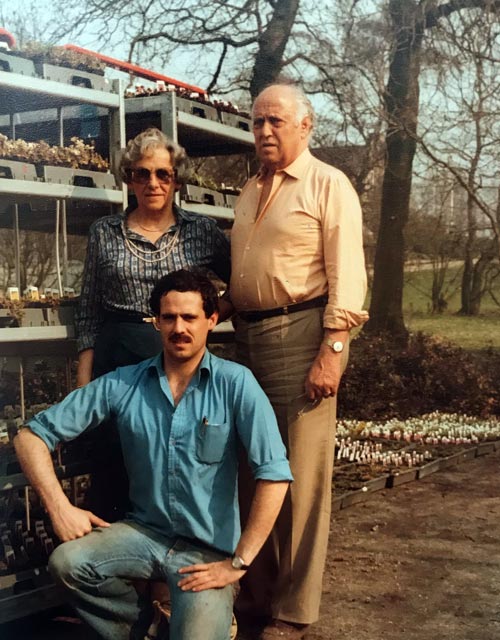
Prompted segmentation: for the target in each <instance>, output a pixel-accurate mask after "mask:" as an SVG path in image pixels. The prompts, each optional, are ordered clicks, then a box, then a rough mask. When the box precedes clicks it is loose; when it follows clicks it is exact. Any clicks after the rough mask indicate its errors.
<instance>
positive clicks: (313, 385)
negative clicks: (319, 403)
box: [304, 344, 342, 401]
mask: <svg viewBox="0 0 500 640" xmlns="http://www.w3.org/2000/svg"><path fill="white" fill-rule="evenodd" d="M341 378H342V353H334V352H333V351H332V349H331V348H330V347H329V346H328V345H325V344H322V345H321V348H320V351H319V353H318V355H317V356H316V358H315V359H314V362H313V363H312V365H311V368H310V369H309V373H308V374H307V378H306V381H305V385H304V388H305V392H306V397H307V398H308V399H309V400H311V401H314V400H321V398H329V397H330V396H334V395H335V394H336V393H337V390H338V388H339V384H340V379H341Z"/></svg>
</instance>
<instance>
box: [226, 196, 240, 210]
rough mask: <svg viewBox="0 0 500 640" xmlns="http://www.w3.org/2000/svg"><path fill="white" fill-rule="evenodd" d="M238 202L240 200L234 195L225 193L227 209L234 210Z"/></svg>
mask: <svg viewBox="0 0 500 640" xmlns="http://www.w3.org/2000/svg"><path fill="white" fill-rule="evenodd" d="M236 200H238V196H235V195H234V194H232V193H225V194H224V205H225V206H226V207H229V208H230V209H234V207H235V205H236Z"/></svg>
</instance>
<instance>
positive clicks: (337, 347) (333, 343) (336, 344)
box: [326, 338, 344, 353]
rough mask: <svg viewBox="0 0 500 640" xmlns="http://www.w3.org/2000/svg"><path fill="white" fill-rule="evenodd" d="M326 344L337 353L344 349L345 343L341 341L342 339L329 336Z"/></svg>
mask: <svg viewBox="0 0 500 640" xmlns="http://www.w3.org/2000/svg"><path fill="white" fill-rule="evenodd" d="M326 344H327V345H328V346H329V347H330V349H331V350H332V351H335V353H341V352H342V351H343V350H344V343H343V342H341V341H340V340H334V339H333V338H327V340H326Z"/></svg>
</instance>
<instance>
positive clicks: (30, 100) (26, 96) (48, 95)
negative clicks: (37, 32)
mask: <svg viewBox="0 0 500 640" xmlns="http://www.w3.org/2000/svg"><path fill="white" fill-rule="evenodd" d="M111 89H112V90H111V91H104V90H96V89H92V88H86V87H81V86H73V85H71V84H66V83H63V82H57V81H53V80H46V79H42V78H37V77H31V76H25V75H21V74H18V73H11V72H5V71H0V116H3V117H4V120H5V118H6V117H7V118H8V120H9V129H10V137H11V138H12V139H15V138H16V115H17V114H19V113H23V112H36V111H38V110H44V109H56V113H57V118H58V129H59V131H58V133H59V139H60V144H63V140H64V112H63V110H64V108H68V107H77V106H79V105H82V104H91V105H94V106H96V107H100V108H104V109H107V110H108V113H109V155H110V164H111V167H112V168H113V167H114V165H115V163H116V159H117V157H118V153H119V151H120V149H121V148H123V146H124V143H125V121H124V99H123V92H122V90H121V84H120V83H119V82H118V81H115V82H114V83H113V86H112V87H111ZM0 194H2V215H3V216H5V214H7V216H8V215H9V214H11V220H10V222H11V225H12V228H13V231H14V246H15V248H16V250H17V256H19V228H20V225H19V220H20V211H19V206H20V205H22V204H25V203H29V204H31V203H37V204H38V205H39V204H40V203H43V202H47V201H50V202H52V203H54V202H55V203H56V206H55V210H56V211H57V215H58V220H59V225H58V228H57V231H56V232H57V233H59V231H60V234H61V237H62V247H61V253H62V255H63V261H62V270H63V272H64V270H65V269H66V268H67V264H66V251H67V249H66V246H67V245H66V242H67V225H68V219H67V211H66V204H67V203H73V202H75V201H77V202H82V203H86V205H87V208H84V209H82V214H83V216H84V217H85V218H86V219H87V220H88V218H89V210H88V209H89V207H92V205H97V206H104V207H108V206H113V205H114V206H120V207H123V205H124V204H125V203H126V191H125V190H123V189H122V188H121V186H120V187H118V188H117V189H105V188H92V187H86V186H74V185H70V184H57V183H53V182H52V183H49V182H42V181H33V180H19V179H9V178H0ZM84 206H85V205H84ZM31 213H32V215H28V216H26V215H24V216H23V226H24V227H25V228H33V229H37V228H40V225H41V221H40V215H39V212H36V213H33V212H31ZM71 213H72V212H71ZM77 215H78V213H77ZM94 217H96V216H95V214H94ZM6 222H9V220H8V218H7V220H4V221H3V224H4V226H5V223H6ZM42 226H43V225H42ZM45 228H46V225H45ZM17 264H18V269H17V281H18V283H17V284H18V286H19V285H20V282H19V280H20V277H19V273H20V270H19V257H18V258H17ZM73 338H74V329H73V327H72V326H68V325H60V326H40V327H19V328H0V357H7V358H10V359H14V362H17V367H18V379H19V389H20V405H21V420H24V419H25V412H26V408H25V406H24V372H25V370H26V367H27V364H28V361H29V358H30V357H33V356H36V357H43V356H54V355H55V354H57V356H58V357H60V358H63V359H64V361H65V369H66V381H67V384H68V388H69V384H70V379H71V361H72V359H73V357H74V355H75V343H74V339H73ZM2 473H5V470H2ZM78 473H82V470H81V469H79V468H77V467H75V466H74V465H70V466H68V467H64V466H60V465H59V467H58V475H59V476H60V477H61V478H70V477H74V476H75V475H76V474H78ZM23 487H25V489H24V490H25V504H26V511H27V512H29V506H28V500H29V489H28V487H27V481H26V479H25V478H24V476H23V474H21V473H10V474H9V473H7V475H0V492H5V491H12V490H16V489H17V490H21V491H22V488H23ZM27 519H28V522H29V515H28V516H27ZM57 604H60V598H59V595H58V594H57V592H56V590H55V588H54V587H53V585H52V584H51V582H50V579H49V577H48V574H47V571H46V567H45V566H42V567H37V568H32V569H26V570H23V571H20V572H16V573H9V574H7V575H3V576H0V623H4V622H7V621H10V620H13V619H15V618H18V617H21V616H26V615H29V614H31V613H35V612H37V611H41V610H44V609H46V608H49V607H53V606H55V605H57Z"/></svg>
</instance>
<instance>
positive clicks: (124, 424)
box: [27, 351, 292, 553]
mask: <svg viewBox="0 0 500 640" xmlns="http://www.w3.org/2000/svg"><path fill="white" fill-rule="evenodd" d="M111 417H115V418H116V422H117V424H118V430H119V434H120V440H121V445H122V449H123V455H124V459H125V466H126V468H127V472H128V475H129V480H130V499H131V503H132V512H131V514H130V517H131V518H132V519H133V520H136V521H137V522H139V523H141V524H143V525H145V526H147V527H150V528H152V529H154V530H156V531H159V532H160V533H163V534H164V535H167V536H173V537H175V536H186V537H189V538H195V539H197V540H200V541H202V542H204V543H205V544H208V545H210V546H212V547H215V548H217V549H220V550H221V551H225V552H227V553H232V552H233V551H234V549H235V547H236V544H237V542H238V540H239V537H240V524H239V510H238V494H237V481H236V479H237V471H238V457H237V443H238V440H240V441H241V443H242V444H243V446H244V447H245V449H246V451H247V453H248V459H249V463H250V466H251V468H252V471H253V474H254V477H255V478H256V479H261V480H273V481H289V480H292V475H291V473H290V467H289V464H288V461H287V459H286V451H285V447H284V445H283V441H282V439H281V436H280V433H279V431H278V426H277V423H276V418H275V415H274V412H273V410H272V408H271V405H270V403H269V400H268V399H267V397H266V395H265V394H264V392H263V391H262V389H261V388H260V386H259V385H258V383H257V381H256V380H255V378H254V376H253V374H252V373H251V372H250V371H249V369H247V368H246V367H243V366H241V365H238V364H236V363H234V362H230V361H227V360H222V359H221V358H217V357H216V356H214V355H212V354H210V353H209V352H208V351H206V352H205V355H204V356H203V359H202V361H201V363H200V366H199V368H198V370H197V372H196V374H195V375H194V376H193V379H192V380H191V382H190V384H189V386H188V388H187V389H186V391H185V392H184V394H183V396H182V398H181V400H180V402H179V404H178V405H177V406H174V403H173V398H172V393H171V391H170V387H169V385H168V381H167V378H166V376H165V373H164V370H163V364H162V354H159V355H158V356H155V357H154V358H150V359H148V360H145V361H144V362H141V363H140V364H138V365H132V366H128V367H121V368H119V369H117V370H116V371H113V372H112V373H108V374H106V375H104V376H101V377H100V378H97V379H96V380H94V381H93V382H91V383H90V384H88V385H86V386H85V387H83V388H81V389H77V390H75V391H73V392H72V393H71V394H70V395H68V396H67V397H66V398H65V399H64V400H63V401H62V402H61V403H60V404H57V405H54V406H53V407H50V408H49V409H47V410H46V411H43V412H42V413H39V414H38V415H37V416H35V417H34V418H33V419H31V420H30V421H29V423H28V425H27V426H28V427H29V428H30V429H31V430H32V431H33V432H34V433H35V434H36V435H38V436H39V437H40V438H41V439H42V440H43V441H44V442H45V443H46V444H47V446H48V447H49V449H51V450H53V449H54V447H55V446H56V444H57V443H58V442H60V441H68V440H72V439H73V438H75V437H76V436H78V435H79V434H80V433H82V432H83V431H85V429H87V428H89V427H92V426H97V425H98V424H99V423H101V422H102V421H105V420H107V419H108V418H111ZM102 428H105V426H103V427H102ZM97 515H99V514H97Z"/></svg>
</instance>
